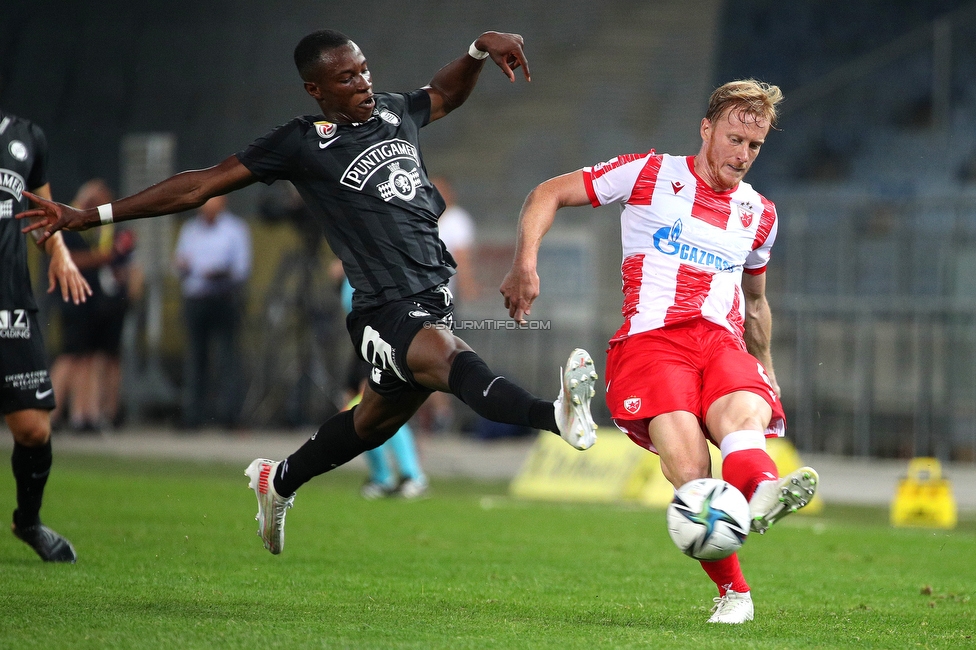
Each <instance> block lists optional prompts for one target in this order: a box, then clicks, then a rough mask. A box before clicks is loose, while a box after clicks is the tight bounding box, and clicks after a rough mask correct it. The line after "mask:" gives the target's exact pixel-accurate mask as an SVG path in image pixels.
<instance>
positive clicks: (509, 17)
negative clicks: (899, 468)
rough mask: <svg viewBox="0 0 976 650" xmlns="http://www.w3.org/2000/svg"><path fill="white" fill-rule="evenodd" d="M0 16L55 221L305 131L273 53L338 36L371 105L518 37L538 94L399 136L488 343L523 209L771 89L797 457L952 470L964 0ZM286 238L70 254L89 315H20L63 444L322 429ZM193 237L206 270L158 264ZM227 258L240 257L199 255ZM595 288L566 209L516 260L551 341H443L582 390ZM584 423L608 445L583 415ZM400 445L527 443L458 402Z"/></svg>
mask: <svg viewBox="0 0 976 650" xmlns="http://www.w3.org/2000/svg"><path fill="white" fill-rule="evenodd" d="M3 13H4V20H3V21H2V22H0V105H2V106H3V107H4V109H5V110H9V111H10V112H12V113H15V114H18V115H23V116H24V117H27V118H29V119H31V120H32V121H34V122H36V123H37V124H39V125H40V126H41V127H42V128H44V130H45V132H46V134H47V138H48V141H49V149H50V178H51V186H52V190H53V193H54V196H55V198H56V199H59V200H62V201H65V200H71V198H72V197H74V202H75V203H76V204H78V205H82V204H85V205H87V204H88V203H89V202H90V203H91V205H97V204H98V203H101V202H104V200H105V199H104V198H103V197H105V196H109V195H111V194H112V193H114V194H116V195H119V196H121V195H125V194H128V193H131V192H133V191H135V190H138V189H141V188H143V187H145V186H147V185H149V184H151V183H152V182H154V181H157V180H161V179H162V178H164V177H166V176H168V175H169V174H171V173H173V172H175V171H178V170H181V169H189V168H199V167H205V166H209V165H212V164H215V163H216V162H218V161H220V160H221V159H223V158H224V157H226V156H227V155H229V154H231V153H233V152H235V151H238V150H240V149H242V148H243V147H244V146H245V145H247V144H248V143H249V142H251V141H252V140H253V139H255V138H256V137H258V136H260V135H263V134H264V133H265V132H267V131H268V130H269V129H270V128H271V127H273V126H274V125H277V124H281V123H283V122H285V121H287V120H288V119H289V118H291V117H292V116H294V115H297V114H308V113H313V112H314V109H315V106H314V104H313V103H312V101H311V100H310V99H309V98H308V97H307V96H306V95H305V93H304V92H303V90H302V87H301V84H300V80H299V79H298V76H297V74H296V73H295V71H294V68H293V64H292V61H291V52H292V49H293V47H294V45H295V44H296V43H297V42H298V40H299V39H300V38H301V37H302V36H303V35H305V34H306V33H308V32H310V31H313V30H315V29H320V28H333V29H338V30H340V31H343V32H345V33H346V34H348V35H349V36H350V37H351V38H352V39H353V40H355V41H356V42H357V43H359V44H360V45H361V46H362V48H363V50H364V51H366V52H367V53H369V56H370V57H371V58H370V60H369V66H370V69H371V70H372V73H373V81H374V85H375V88H376V90H380V91H408V90H412V89H415V88H417V87H420V86H422V85H424V84H425V83H426V82H427V81H428V80H429V79H430V77H431V76H432V75H433V74H434V72H435V71H436V70H437V69H438V68H439V67H440V66H441V65H443V64H445V63H447V62H448V61H450V60H452V59H453V58H455V57H457V56H458V55H460V54H461V53H463V52H464V51H465V48H467V46H468V44H469V43H470V42H471V41H472V39H474V38H475V37H476V36H477V35H478V34H480V33H481V32H482V31H484V30H487V29H496V30H504V31H514V32H518V33H520V34H522V35H523V36H524V37H525V42H526V47H525V51H526V54H527V56H528V58H529V62H530V64H531V70H532V83H531V84H528V85H525V84H514V85H512V84H509V83H507V82H506V81H505V80H504V78H503V77H502V76H501V75H485V78H484V79H482V80H481V82H480V84H479V86H478V88H477V89H476V91H475V92H474V94H473V95H472V97H471V98H470V99H469V100H468V102H467V103H466V104H465V106H464V107H463V108H462V109H461V110H459V111H458V113H457V114H456V115H455V116H453V117H452V119H450V120H444V121H441V122H438V123H436V124H433V125H431V126H430V127H429V128H427V129H425V130H424V132H423V137H424V138H425V141H424V142H425V154H426V164H427V169H428V172H429V173H430V175H431V176H432V177H440V178H441V180H440V181H439V183H440V184H441V185H443V190H444V192H445V194H451V195H452V196H453V197H454V199H453V202H455V203H456V204H457V205H458V206H463V208H464V209H465V211H466V212H465V213H464V214H463V215H462V216H461V217H460V218H458V217H457V213H456V212H455V213H454V214H453V215H452V216H450V217H448V216H447V215H445V217H444V219H449V220H450V224H449V225H445V224H442V227H444V228H445V232H447V230H448V229H450V233H451V234H450V236H451V237H454V238H455V239H454V241H453V242H449V248H451V250H452V252H454V254H455V257H456V258H458V259H459V261H460V262H461V267H462V268H461V274H460V275H459V278H458V287H457V289H458V290H457V291H455V294H456V296H457V297H458V305H459V307H458V316H459V318H462V319H469V320H471V321H473V322H483V321H485V320H488V321H491V320H503V319H505V318H507V313H506V311H505V310H504V308H503V306H502V304H501V299H500V297H499V295H498V293H497V288H498V285H499V283H500V281H501V278H502V276H503V275H504V273H505V271H506V270H507V268H508V265H509V264H510V262H511V256H512V252H513V249H514V235H515V227H516V222H517V216H518V211H519V207H520V205H521V202H522V200H523V199H524V197H525V195H526V193H527V192H528V191H529V190H530V189H531V188H533V187H534V186H535V185H536V184H538V183H539V182H541V181H542V180H544V179H547V178H549V177H551V176H553V175H556V174H558V173H562V172H564V171H567V170H571V169H577V168H579V167H582V166H585V165H592V164H595V163H597V162H600V161H603V160H606V159H608V158H610V157H613V156H615V155H617V154H621V153H631V152H644V151H647V150H649V149H651V148H653V149H656V150H657V151H659V152H668V153H674V154H691V153H694V152H696V151H697V149H698V144H699V135H698V123H699V119H700V117H701V116H702V115H703V114H704V110H705V103H706V101H707V98H708V95H709V93H710V92H711V90H712V89H713V88H714V87H715V86H717V85H719V84H721V83H723V82H725V81H728V80H731V79H734V78H747V77H755V78H758V79H761V80H763V81H767V82H769V83H773V84H777V85H779V86H780V87H781V88H782V89H783V91H784V93H785V95H786V101H785V103H784V104H783V116H782V120H781V122H780V124H779V129H778V130H777V131H775V132H773V133H771V134H770V136H769V138H768V140H767V143H766V145H765V146H764V147H763V152H762V155H761V156H760V157H759V160H758V161H757V163H756V165H755V167H754V168H753V171H752V172H750V175H749V177H748V178H747V180H748V181H749V182H750V183H752V184H753V186H755V187H756V188H757V189H758V190H759V191H760V192H762V193H763V194H764V195H765V196H766V197H768V198H769V199H771V200H772V201H774V202H775V203H776V204H777V206H778V209H779V214H780V218H781V228H780V231H779V236H778V240H777V243H776V246H775V247H774V251H773V259H772V262H771V264H770V267H769V274H768V277H769V286H768V290H769V297H770V303H771V305H772V309H773V314H774V342H773V358H774V361H775V364H776V369H777V377H778V379H779V382H780V384H781V386H782V388H783V401H784V405H785V406H786V409H787V415H788V418H789V422H790V436H791V438H792V439H793V440H794V442H795V443H796V445H797V447H798V448H799V449H800V450H801V451H804V450H807V451H815V452H828V453H836V454H847V455H858V456H879V457H911V456H919V455H933V456H936V457H939V458H942V459H953V460H970V461H974V460H976V129H974V128H973V125H974V123H976V2H973V1H972V0H887V1H884V2H882V1H881V0H865V1H863V2H842V1H840V0H823V1H817V2H814V1H812V0H801V1H797V2H789V3H783V2H773V1H772V0H740V1H738V2H728V1H727V0H725V1H723V0H684V1H681V2H677V1H665V0H632V1H627V0H609V1H607V2H603V3H592V2H576V1H570V2H560V3H555V2H545V1H541V0H526V1H523V2H518V3H509V2H494V3H464V2H461V3H448V2H440V1H436V0H425V1H418V2H411V3H404V2H392V1H389V0H362V1H360V2H356V3H341V2H339V3H321V2H314V1H313V0H280V1H276V2H256V1H254V0H239V1H237V2H229V1H215V2H206V3H199V2H188V1H186V0H169V1H168V2H162V1H159V0H148V1H146V2H139V3H131V2H120V1H118V0H106V2H103V3H99V10H98V11H96V10H95V9H94V8H93V7H92V6H91V5H90V3H82V2H76V1H71V2H63V1H55V0H35V1H33V2H30V3H14V4H13V5H12V6H8V7H5V8H4V11H3ZM92 179H99V180H92ZM309 218H310V217H309V215H308V214H307V213H306V212H305V210H304V208H303V206H302V204H301V202H300V200H299V199H298V198H297V196H296V195H295V193H294V192H293V190H292V189H291V188H290V187H287V186H283V185H281V184H277V185H275V186H271V187H263V186H253V187H250V188H247V189H246V190H243V191H241V192H238V193H235V194H232V195H230V196H229V197H227V201H226V204H221V205H209V204H208V206H204V208H202V209H201V210H200V211H199V213H194V214H188V215H174V216H172V217H166V218H162V219H154V220H151V221H147V222H129V223H126V224H124V226H125V227H116V228H115V229H101V230H94V231H90V232H87V233H83V234H79V235H73V236H72V240H73V243H72V244H71V248H72V250H73V251H74V252H75V253H76V255H77V257H76V261H78V263H79V266H80V267H81V268H82V269H83V270H84V271H85V272H86V274H87V276H88V278H89V283H90V284H92V286H93V287H96V288H97V292H96V296H95V298H94V299H93V300H92V301H90V303H89V304H88V305H86V306H85V307H84V308H83V309H82V310H79V309H78V308H75V307H64V308H60V307H58V306H56V305H55V304H54V302H53V301H51V302H48V303H46V304H45V305H44V307H43V318H42V320H43V322H44V323H45V324H46V327H47V328H48V331H47V339H46V340H47V341H48V345H49V348H50V352H51V354H52V358H53V359H54V365H53V369H52V373H53V375H54V377H55V384H56V388H57V391H58V401H59V404H60V405H61V406H59V411H58V412H57V413H56V414H55V415H56V420H57V422H59V423H60V426H61V427H63V428H64V429H65V430H74V431H79V432H83V431H98V430H104V429H106V428H110V427H113V426H126V425H131V424H143V423H159V424H167V425H173V426H182V427H184V428H186V429H187V430H193V429H196V428H200V427H224V428H229V429H237V428H272V427H294V426H304V425H309V424H317V423H319V422H320V421H322V420H324V419H325V418H326V417H328V416H329V415H331V414H332V413H334V412H335V411H336V410H337V409H340V408H342V407H343V406H344V405H345V397H344V391H345V389H346V384H347V383H348V382H347V381H346V374H347V369H348V366H349V359H350V356H351V354H352V350H351V345H350V344H349V342H348V337H347V335H346V333H345V327H344V322H343V318H344V311H343V308H342V304H341V276H340V275H337V274H336V273H335V269H334V266H333V265H332V262H333V260H334V256H332V254H331V252H330V251H329V250H328V248H327V247H326V246H325V245H324V243H323V242H322V240H321V238H320V237H319V236H318V231H317V226H315V225H314V224H310V223H309ZM193 228H196V229H197V230H198V231H200V232H205V233H209V235H208V236H212V237H213V238H214V239H213V241H214V242H215V243H214V245H213V246H208V247H204V249H203V250H202V251H201V250H196V251H194V250H191V249H192V248H193V247H192V246H184V247H181V245H180V244H179V243H178V242H180V240H181V238H180V233H181V230H182V231H186V230H187V229H193ZM445 240H447V237H446V236H445ZM226 241H233V242H237V243H235V244H234V245H233V246H232V247H231V248H233V249H234V250H235V251H237V252H238V253H241V254H243V253H244V252H245V249H246V253H247V256H246V257H247V259H246V260H244V259H240V258H238V257H233V259H232V256H228V257H221V256H220V255H219V252H220V246H221V245H222V244H221V242H226ZM244 241H246V242H247V244H246V245H245V244H243V243H241V242H244ZM198 248H199V247H198ZM462 249H466V250H467V253H466V254H464V253H461V254H459V252H460V251H461V250H462ZM34 262H35V264H36V268H40V266H41V265H43V264H44V260H43V259H41V258H40V257H39V256H38V258H36V259H35V260H34ZM619 264H620V250H619V225H618V219H617V211H616V209H613V208H601V209H596V210H594V209H590V208H580V209H575V210H571V211H564V212H562V213H560V217H559V221H558V223H557V224H556V226H555V228H554V229H553V231H552V233H551V234H550V236H549V237H548V239H547V241H546V244H545V246H544V248H543V251H542V254H541V257H540V275H541V278H542V291H543V294H542V296H541V297H540V299H539V301H538V303H537V307H536V308H535V309H534V310H533V314H532V316H533V317H534V318H536V319H538V320H540V321H542V322H543V323H545V327H544V328H541V329H537V330H525V331H507V330H497V329H492V328H482V329H469V330H466V331H463V332H459V335H460V336H461V337H462V338H464V339H465V340H467V341H468V342H469V343H471V344H472V346H473V347H474V348H475V349H477V350H479V351H480V352H481V353H482V354H483V355H484V356H485V358H487V359H490V360H491V363H492V366H493V367H495V368H497V369H498V370H499V371H501V372H504V373H506V374H508V375H510V376H512V377H513V378H516V379H517V381H519V383H521V384H523V385H525V386H526V387H527V388H529V389H530V390H532V391H533V392H535V393H537V394H539V395H548V394H549V393H550V392H552V391H553V386H554V384H555V380H554V378H555V376H556V368H557V367H558V365H559V363H560V362H561V361H562V358H563V357H564V356H565V352H566V350H568V349H571V348H572V347H575V346H577V345H581V346H585V347H588V348H589V349H591V350H593V351H594V352H598V351H599V352H601V354H594V356H595V357H596V360H597V365H598V367H602V365H603V364H602V361H603V359H604V358H605V357H604V355H602V350H603V349H604V348H605V342H606V340H607V338H608V337H609V336H610V335H611V334H612V332H614V331H615V330H616V328H617V327H618V325H619V322H620V303H621V294H620V287H619V277H620V276H619ZM34 277H35V279H37V278H43V277H44V275H43V274H42V273H39V272H35V273H34ZM38 295H43V291H39V292H38ZM217 300H219V301H220V305H221V306H220V308H219V309H214V308H213V305H214V304H216V303H215V301H217ZM79 323H81V324H79ZM552 397H555V395H552ZM594 415H595V416H596V418H597V419H598V421H601V422H602V423H604V424H608V419H607V411H606V409H605V406H603V404H602V400H601V399H599V398H598V399H596V400H594ZM416 425H417V428H419V430H420V432H421V433H422V434H436V433H439V432H443V431H451V432H457V431H462V432H465V433H466V434H470V435H475V436H480V437H485V438H490V437H498V436H508V435H519V434H523V433H525V432H522V431H513V430H511V429H508V428H504V427H501V428H500V427H498V426H495V425H489V424H488V423H486V422H479V421H477V419H476V418H475V417H474V416H473V414H471V413H470V412H469V411H467V410H466V409H465V408H464V407H463V405H461V404H460V403H459V402H457V401H456V400H453V398H451V399H448V400H442V401H441V402H434V403H432V404H430V405H429V407H428V408H427V409H426V410H425V411H424V412H422V413H421V414H420V416H419V417H418V421H417V423H416Z"/></svg>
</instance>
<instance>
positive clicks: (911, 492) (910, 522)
mask: <svg viewBox="0 0 976 650" xmlns="http://www.w3.org/2000/svg"><path fill="white" fill-rule="evenodd" d="M958 516H959V511H958V508H957V506H956V498H955V496H954V495H953V493H952V484H951V483H949V480H948V479H946V478H944V477H943V476H942V465H940V464H939V461H938V460H937V459H935V458H913V459H912V460H911V462H909V463H908V475H907V476H906V477H905V478H903V479H901V480H900V481H899V482H898V489H897V490H896V492H895V499H894V500H893V501H892V502H891V524H892V525H893V526H921V527H925V528H949V529H951V528H955V527H956V522H957V519H958Z"/></svg>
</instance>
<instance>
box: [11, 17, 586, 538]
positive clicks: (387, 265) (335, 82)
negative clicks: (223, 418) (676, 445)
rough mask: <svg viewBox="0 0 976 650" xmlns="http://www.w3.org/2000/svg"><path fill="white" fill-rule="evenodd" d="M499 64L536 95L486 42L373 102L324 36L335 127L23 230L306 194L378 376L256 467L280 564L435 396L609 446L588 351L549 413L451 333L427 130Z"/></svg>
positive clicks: (295, 123)
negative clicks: (309, 518) (302, 530)
mask: <svg viewBox="0 0 976 650" xmlns="http://www.w3.org/2000/svg"><path fill="white" fill-rule="evenodd" d="M489 57H490V58H491V59H492V61H494V62H495V64H496V65H498V66H499V67H500V68H501V69H502V71H503V72H504V73H505V74H506V75H507V76H508V78H509V80H510V81H512V82H514V81H515V70H517V69H518V68H519V67H521V68H522V71H523V73H524V75H525V78H526V80H529V69H528V63H527V61H526V59H525V55H524V54H523V52H522V37H521V36H518V35H517V34H502V33H497V32H486V33H484V34H482V35H481V36H479V37H478V38H477V39H476V40H475V41H474V42H473V43H472V44H471V47H470V48H469V49H468V52H467V53H466V54H464V55H462V56H460V57H458V58H457V59H455V60H454V61H453V62H451V63H449V64H447V65H446V66H444V67H443V68H441V69H440V70H439V71H438V72H437V73H436V74H435V75H434V77H433V79H431V81H430V83H429V84H428V85H427V86H425V87H423V88H420V89H418V90H415V91H413V92H410V93H403V94H401V93H374V92H373V83H372V79H371V76H370V71H369V67H368V66H367V64H366V57H365V56H363V53H362V51H360V49H359V47H358V46H357V45H356V44H355V43H353V42H352V41H351V40H350V39H349V38H348V37H346V36H345V35H343V34H340V33H338V32H335V31H331V30H324V31H319V32H315V33H313V34H309V35H308V36H306V37H305V38H303V39H302V40H301V42H300V43H299V44H298V46H297V47H296V48H295V64H296V66H297V67H298V72H299V75H300V76H301V78H302V80H303V82H304V86H305V91H306V92H307V93H308V94H309V95H310V96H311V97H312V98H313V99H314V100H315V101H316V102H317V103H318V106H319V109H320V110H321V111H322V113H321V115H317V116H304V117H297V118H295V119H293V120H291V121H290V122H287V123H286V124H284V125H282V126H280V127H278V128H277V129H275V130H273V131H271V132H270V133H269V134H267V135H265V136H264V137H262V138H259V139H258V140H256V141H254V142H253V143H252V144H251V145H250V146H248V147H246V148H245V149H244V150H243V151H241V152H239V153H237V154H236V155H233V156H230V157H229V158H227V159H226V160H224V161H223V162H222V163H220V164H218V165H216V166H214V167H211V168H208V169H204V170H197V171H188V172H183V173H181V174H177V175H176V176H173V177H172V178H170V179H167V180H165V181H162V182H161V183H159V184H157V185H154V186H152V187H150V188H148V189H146V190H143V191H142V192H139V193H137V194H134V195H133V196H130V197H127V198H124V199H121V200H119V201H115V202H113V203H111V204H106V205H103V206H99V207H98V208H97V209H92V210H86V211H78V210H74V209H72V208H70V207H68V206H65V205H61V204H57V203H52V202H43V205H42V208H41V209H36V210H31V211H29V212H27V213H25V214H23V215H20V216H22V217H32V218H35V219H37V220H39V221H40V223H38V224H35V225H33V226H30V227H29V228H36V229H43V232H44V236H47V235H48V234H50V233H52V232H56V231H58V230H60V229H61V228H69V229H84V228H89V227H92V226H97V225H99V223H108V222H109V221H111V220H113V219H114V220H115V221H120V220H127V219H137V218H141V217H153V216H157V215H162V214H171V213H174V212H181V211H183V210H188V209H191V208H194V207H197V206H199V205H201V204H202V203H203V202H204V201H206V200H207V199H208V198H210V197H211V196H214V195H217V194H225V193H227V192H230V191H232V190H236V189H238V188H241V187H244V186H246V185H250V184H251V183H254V182H255V181H261V182H264V183H269V184H270V183H273V182H274V181H275V180H278V179H284V180H288V181H291V182H292V183H293V184H294V185H295V187H296V188H297V189H298V191H299V193H300V194H301V196H302V198H303V199H304V201H305V203H306V204H307V206H308V208H309V209H310V210H311V212H312V213H313V214H314V215H315V217H316V219H317V221H318V222H319V224H320V226H321V228H322V230H323V232H324V233H325V237H326V240H327V241H328V243H329V245H330V246H331V247H332V250H333V251H334V252H335V254H336V255H337V256H338V257H339V259H340V260H342V264H343V268H344V269H345V272H346V276H347V277H348V278H349V282H350V283H351V284H352V286H353V289H354V290H355V292H354V294H353V310H352V312H351V313H350V314H349V316H348V317H347V319H346V326H347V329H348V330H349V334H350V336H351V338H352V341H353V345H354V346H355V347H356V350H357V351H358V353H359V354H360V355H361V356H362V357H363V359H365V360H366V361H368V362H369V363H370V364H372V366H373V371H372V373H371V375H370V378H369V381H368V386H367V388H366V391H365V393H364V395H363V398H362V401H361V402H360V404H359V405H358V406H357V407H355V408H353V409H352V410H349V411H345V412H343V413H339V414H338V415H336V416H334V417H332V418H331V419H329V420H328V421H327V422H325V424H323V425H322V426H321V427H320V428H319V430H318V431H317V432H316V433H314V434H313V435H312V437H311V439H309V440H308V442H306V443H305V444H304V445H303V446H302V447H301V448H299V449H298V450H297V451H296V452H295V453H293V454H292V455H291V456H289V457H288V458H287V459H286V460H284V461H280V462H274V461H271V460H267V459H263V458H259V459H257V460H255V461H254V462H253V463H251V465H250V467H248V469H247V472H246V474H247V476H248V477H249V478H250V479H251V487H252V488H253V489H254V491H255V494H256V495H257V499H258V516H257V519H258V522H259V531H258V534H260V535H261V537H262V538H263V540H264V545H265V547H266V548H267V549H268V550H269V551H271V552H272V553H275V554H277V553H280V552H281V550H282V546H283V544H284V524H285V512H286V510H287V509H288V508H290V507H291V505H292V501H293V499H294V493H295V490H297V489H298V488H299V487H300V486H301V485H302V484H304V483H305V482H307V481H308V480H309V479H311V478H312V477H314V476H317V475H319V474H322V473H324V472H327V471H329V470H331V469H334V468H335V467H338V466H339V465H342V464H343V463H345V462H347V461H349V460H351V459H353V458H355V457H356V456H358V455H359V454H361V453H362V452H364V451H366V450H367V449H372V448H375V447H377V446H379V445H381V444H382V443H383V442H384V441H385V440H387V439H388V438H389V437H390V436H392V435H393V434H394V433H395V432H396V431H397V430H398V429H399V428H400V427H401V426H402V425H403V424H404V423H405V422H406V421H407V420H408V419H409V418H410V417H411V416H412V415H413V414H414V412H416V410H417V408H418V407H419V406H420V405H421V404H422V403H423V401H424V400H425V399H427V397H428V395H430V393H431V392H433V391H444V392H451V393H453V394H454V395H457V396H458V397H459V398H460V399H461V400H463V401H464V402H465V403H467V404H468V405H469V406H470V407H471V408H472V409H473V410H474V411H475V412H476V413H478V414H479V415H481V416H483V417H485V418H487V419H490V420H495V421H497V422H505V423H511V424H519V425H524V426H531V427H534V428H537V429H546V430H548V431H552V432H555V433H557V434H559V435H561V436H562V437H563V438H564V439H566V441H567V442H569V443H570V444H571V445H573V446H574V447H576V448H578V449H586V448H588V447H589V446H591V445H592V444H593V443H594V441H595V440H596V434H595V429H596V425H595V424H594V422H593V419H592V417H591V416H590V408H589V403H590V397H591V396H592V395H593V382H594V381H595V380H596V372H595V371H594V369H593V360H592V359H591V358H590V355H589V354H587V353H586V351H584V350H575V351H574V352H573V354H572V355H571V356H570V358H569V361H568V362H567V364H566V368H565V369H564V371H563V377H562V386H561V387H560V392H559V397H558V398H557V399H556V401H555V402H549V401H545V400H542V399H538V398H536V397H534V396H533V395H531V394H529V393H528V392H527V391H525V390H523V389H522V388H520V387H518V386H516V385H515V384H513V383H512V382H510V381H508V380H507V379H505V378H504V377H500V376H498V375H496V374H495V373H494V372H492V371H491V370H490V369H489V368H488V366H487V365H486V364H485V363H484V362H483V361H482V360H481V358H480V357H479V356H478V355H477V354H476V353H475V352H473V351H472V350H471V348H470V347H468V345H467V344H465V343H464V341H462V340H461V339H459V338H457V337H456V336H454V334H453V332H452V329H451V325H452V318H453V305H452V297H451V294H450V291H448V289H447V281H448V278H449V277H450V276H451V275H453V274H454V269H455V263H454V260H453V259H452V258H451V255H450V253H448V252H447V250H446V249H445V247H444V244H443V242H441V240H440V238H439V237H438V235H437V218H438V216H439V215H440V213H441V212H442V211H443V210H444V200H443V199H442V198H441V196H440V194H439V193H438V192H437V190H436V189H435V188H434V186H433V184H432V183H431V182H430V180H429V179H428V177H427V170H426V169H425V168H424V164H423V160H422V158H421V153H420V145H419V131H420V128H421V127H423V126H425V125H427V124H428V123H430V122H432V121H434V120H438V119H440V118H442V117H444V116H445V115H447V114H448V113H449V112H451V111H452V110H454V109H455V108H457V107H458V106H460V105H461V104H462V103H464V101H465V100H466V99H467V98H468V95H470V94H471V91H472V90H473V89H474V86H475V84H476V83H477V81H478V76H479V74H480V73H481V69H482V68H483V67H484V63H485V60H486V59H487V58H489Z"/></svg>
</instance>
